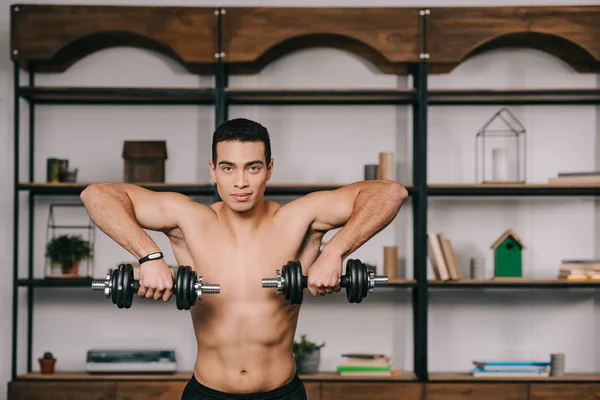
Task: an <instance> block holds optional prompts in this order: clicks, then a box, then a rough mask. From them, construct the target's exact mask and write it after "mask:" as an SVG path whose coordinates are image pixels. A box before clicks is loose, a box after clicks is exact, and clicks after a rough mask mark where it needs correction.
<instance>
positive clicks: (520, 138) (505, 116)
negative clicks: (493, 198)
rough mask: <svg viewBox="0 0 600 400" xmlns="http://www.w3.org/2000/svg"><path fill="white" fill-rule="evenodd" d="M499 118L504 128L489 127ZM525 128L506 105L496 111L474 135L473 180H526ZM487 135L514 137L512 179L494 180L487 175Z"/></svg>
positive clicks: (484, 181)
mask: <svg viewBox="0 0 600 400" xmlns="http://www.w3.org/2000/svg"><path fill="white" fill-rule="evenodd" d="M497 119H500V120H501V121H502V122H503V123H504V124H505V126H506V129H490V126H491V125H492V123H494V121H496V120H497ZM526 133H527V130H526V129H525V127H524V126H523V124H522V123H521V122H520V121H519V120H518V119H517V118H516V117H515V116H514V114H513V113H511V112H510V110H508V108H506V107H502V108H501V109H499V110H498V111H496V112H495V113H494V114H493V115H492V116H491V117H490V118H489V119H488V120H487V121H486V122H485V124H483V126H482V127H481V128H480V129H479V130H478V131H477V134H476V135H475V181H476V182H477V183H490V182H493V183H525V180H526V165H527V158H526V157H527V151H526V148H527V140H526V137H527V136H526ZM489 137H504V138H507V139H512V138H514V141H515V146H516V150H515V154H514V163H515V164H516V170H515V173H514V174H513V175H514V179H509V180H508V181H494V180H491V179H488V177H487V170H486V166H487V163H486V162H487V160H486V153H487V150H488V149H487V147H486V138H489Z"/></svg>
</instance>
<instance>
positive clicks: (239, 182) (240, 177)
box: [234, 171, 248, 188]
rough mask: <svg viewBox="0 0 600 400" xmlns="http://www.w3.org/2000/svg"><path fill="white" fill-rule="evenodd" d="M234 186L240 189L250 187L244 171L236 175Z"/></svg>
mask: <svg viewBox="0 0 600 400" xmlns="http://www.w3.org/2000/svg"><path fill="white" fill-rule="evenodd" d="M234 185H235V187H238V188H243V187H246V186H248V179H247V177H246V174H245V173H244V172H243V171H240V172H238V173H237V174H236V177H235V183H234Z"/></svg>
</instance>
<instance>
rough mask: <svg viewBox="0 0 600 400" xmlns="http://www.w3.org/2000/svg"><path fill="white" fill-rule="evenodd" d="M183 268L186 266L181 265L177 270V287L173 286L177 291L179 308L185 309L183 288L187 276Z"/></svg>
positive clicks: (176, 297)
mask: <svg viewBox="0 0 600 400" xmlns="http://www.w3.org/2000/svg"><path fill="white" fill-rule="evenodd" d="M183 268H184V267H179V269H178V270H177V277H176V279H175V287H174V288H173V290H174V292H175V304H176V306H177V309H178V310H182V309H183V291H182V290H181V289H182V288H183V280H184V278H185V277H184V274H183Z"/></svg>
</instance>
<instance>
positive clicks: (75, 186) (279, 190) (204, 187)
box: [19, 182, 414, 196]
mask: <svg viewBox="0 0 600 400" xmlns="http://www.w3.org/2000/svg"><path fill="white" fill-rule="evenodd" d="M92 183H94V182H76V183H45V182H33V183H29V182H22V183H20V184H19V190H21V191H28V192H29V193H31V194H36V195H79V194H80V193H81V191H82V190H83V189H85V188H86V187H87V186H88V185H90V184H92ZM137 184H138V185H140V186H142V187H145V188H147V189H150V190H154V191H159V192H167V191H172V192H179V193H183V194H187V195H198V196H212V195H214V194H215V193H216V191H215V189H214V185H213V184H212V183H209V182H198V183H137ZM344 185H345V184H341V183H271V184H267V187H266V190H265V194H266V195H271V196H277V195H280V196H285V195H288V196H294V195H304V194H308V193H311V192H317V191H320V190H334V189H339V188H340V187H342V186H344ZM404 186H405V187H406V188H407V190H408V192H409V194H412V193H413V192H414V190H413V188H412V185H404Z"/></svg>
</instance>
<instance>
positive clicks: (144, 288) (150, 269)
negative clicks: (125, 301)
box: [138, 258, 173, 301]
mask: <svg viewBox="0 0 600 400" xmlns="http://www.w3.org/2000/svg"><path fill="white" fill-rule="evenodd" d="M172 295H173V274H171V269H170V268H169V266H168V265H167V263H166V262H165V260H164V258H161V259H159V260H152V261H146V262H145V263H143V264H141V265H140V289H139V290H138V296H140V297H146V298H147V299H151V298H153V299H154V300H160V299H161V298H162V299H163V300H164V301H169V299H170V298H171V296H172Z"/></svg>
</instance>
